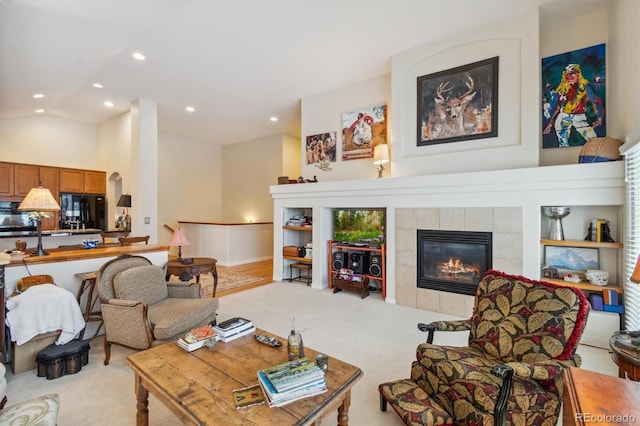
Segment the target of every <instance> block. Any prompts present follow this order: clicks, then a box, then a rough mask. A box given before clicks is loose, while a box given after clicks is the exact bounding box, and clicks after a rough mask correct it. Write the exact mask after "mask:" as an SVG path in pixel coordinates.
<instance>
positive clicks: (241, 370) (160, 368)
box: [126, 329, 363, 426]
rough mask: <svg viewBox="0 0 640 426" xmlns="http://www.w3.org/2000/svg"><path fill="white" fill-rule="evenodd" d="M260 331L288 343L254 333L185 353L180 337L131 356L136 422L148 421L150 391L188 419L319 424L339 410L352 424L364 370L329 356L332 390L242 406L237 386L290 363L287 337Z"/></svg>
mask: <svg viewBox="0 0 640 426" xmlns="http://www.w3.org/2000/svg"><path fill="white" fill-rule="evenodd" d="M256 333H260V334H264V335H267V336H271V337H275V338H276V339H278V340H280V341H281V342H282V343H283V345H282V346H280V347H279V348H273V347H270V346H267V345H264V344H262V343H259V342H257V341H256V340H255V338H254V337H253V334H249V335H247V336H244V337H241V338H239V339H236V340H233V341H231V342H228V343H223V342H218V343H217V344H216V345H215V347H214V348H213V349H211V350H210V349H207V348H206V347H203V348H201V349H198V350H196V351H193V352H186V351H184V350H183V349H181V348H180V347H179V346H178V345H177V344H176V343H175V342H172V343H167V344H164V345H161V346H157V347H155V348H151V349H148V350H145V351H141V352H137V353H134V354H132V355H129V356H128V357H127V360H126V362H127V364H128V365H129V367H131V369H132V370H133V372H134V373H135V392H136V396H137V400H138V402H137V410H138V411H137V416H136V424H137V425H148V424H149V410H148V405H149V400H148V397H149V392H150V393H151V394H153V395H154V396H155V397H156V398H157V399H158V400H159V401H160V402H162V403H163V404H164V405H165V406H166V407H167V408H169V409H170V410H171V411H172V412H173V413H174V414H175V415H176V416H178V418H179V419H180V420H181V421H183V422H184V423H186V424H197V425H215V424H222V423H224V424H246V425H251V424H255V425H262V424H267V423H269V424H277V425H294V424H295V425H299V424H300V425H302V424H320V421H321V420H322V418H323V417H324V416H326V415H327V414H328V413H330V412H332V411H334V410H336V409H337V410H338V425H340V426H346V425H348V424H349V405H350V404H351V388H352V387H353V386H354V385H355V384H356V382H357V381H358V380H360V378H361V377H362V375H363V373H362V371H361V370H360V369H359V368H358V367H356V366H354V365H351V364H347V363H346V362H343V361H340V360H339V359H336V358H332V357H329V370H328V371H327V373H326V376H325V380H326V382H327V387H328V390H327V392H325V393H323V394H320V395H317V396H312V397H308V398H304V399H301V400H298V401H295V402H292V403H290V404H288V405H285V406H283V407H280V408H269V406H268V405H267V404H266V403H265V404H263V405H258V406H253V407H249V408H246V409H242V410H237V409H236V407H235V404H234V402H233V396H232V392H233V390H234V389H239V388H243V387H246V386H250V385H254V384H256V383H258V378H257V375H256V373H257V371H258V370H261V369H264V368H266V367H269V366H271V365H275V364H280V363H282V362H286V361H287V360H288V358H287V349H286V348H287V339H286V338H282V337H280V336H276V335H274V334H271V333H268V332H265V331H263V330H259V329H258V330H256ZM317 354H318V352H317V351H314V350H313V349H310V348H306V347H305V355H307V356H309V357H311V358H312V359H315V356H316V355H317Z"/></svg>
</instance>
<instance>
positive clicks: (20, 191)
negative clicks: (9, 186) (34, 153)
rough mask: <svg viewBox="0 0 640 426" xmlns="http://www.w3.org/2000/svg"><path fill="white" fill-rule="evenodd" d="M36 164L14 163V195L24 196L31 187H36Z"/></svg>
mask: <svg viewBox="0 0 640 426" xmlns="http://www.w3.org/2000/svg"><path fill="white" fill-rule="evenodd" d="M38 184H39V180H38V166H34V165H31V164H16V165H15V183H14V185H15V186H14V188H15V190H14V195H17V196H20V197H26V196H27V194H28V193H29V191H31V188H36V187H38Z"/></svg>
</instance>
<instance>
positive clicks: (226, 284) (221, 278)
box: [169, 272, 262, 297]
mask: <svg viewBox="0 0 640 426" xmlns="http://www.w3.org/2000/svg"><path fill="white" fill-rule="evenodd" d="M169 281H170V282H176V281H180V279H179V278H178V277H175V276H171V278H170V279H169ZM195 281H196V279H195V278H192V279H191V282H195ZM258 281H262V278H260V277H256V276H253V275H243V274H236V273H235V272H218V290H217V291H218V292H221V291H225V290H231V289H233V288H238V287H242V286H245V285H248V284H253V283H255V282H258ZM200 286H201V288H202V291H203V292H204V295H205V297H209V296H211V294H212V293H213V275H212V274H210V273H209V274H202V275H200Z"/></svg>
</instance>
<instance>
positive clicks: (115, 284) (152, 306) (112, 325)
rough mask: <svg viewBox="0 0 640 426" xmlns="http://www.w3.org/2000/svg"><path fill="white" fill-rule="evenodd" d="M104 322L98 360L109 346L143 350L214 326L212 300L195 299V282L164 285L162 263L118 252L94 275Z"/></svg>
mask: <svg viewBox="0 0 640 426" xmlns="http://www.w3.org/2000/svg"><path fill="white" fill-rule="evenodd" d="M96 280H97V284H98V292H99V294H100V304H101V309H102V318H103V321H104V329H105V337H104V353H105V360H104V363H105V365H106V364H109V358H110V356H111V344H114V343H115V344H118V345H122V346H125V347H128V348H131V349H147V348H150V347H151V346H156V345H160V344H163V343H167V342H170V341H173V340H177V339H178V338H179V337H181V336H182V335H184V334H185V333H186V332H187V331H189V330H191V329H192V328H197V327H200V326H202V325H205V324H215V320H216V310H217V309H218V299H215V298H213V299H212V298H206V299H204V298H200V284H196V283H182V282H181V283H169V282H167V281H166V276H165V271H164V269H163V268H162V267H160V266H157V265H152V264H151V262H150V261H149V260H148V259H146V258H145V257H142V256H131V255H127V254H123V255H121V256H119V257H117V258H116V259H113V260H111V261H109V262H107V263H105V264H104V265H103V266H102V268H100V271H99V272H98V277H97V278H96Z"/></svg>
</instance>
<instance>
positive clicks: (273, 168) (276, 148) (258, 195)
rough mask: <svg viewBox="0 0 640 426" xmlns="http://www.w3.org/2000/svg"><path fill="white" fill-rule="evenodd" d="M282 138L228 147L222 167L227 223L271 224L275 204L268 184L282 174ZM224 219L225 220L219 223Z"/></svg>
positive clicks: (280, 136)
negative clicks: (251, 222)
mask: <svg viewBox="0 0 640 426" xmlns="http://www.w3.org/2000/svg"><path fill="white" fill-rule="evenodd" d="M283 145H284V142H283V136H282V135H274V136H270V137H267V138H263V139H257V140H253V141H247V142H241V143H235V144H231V145H225V146H224V147H223V155H224V162H223V164H222V169H223V177H222V199H223V200H224V203H223V204H222V218H212V219H210V220H213V221H216V220H217V221H221V222H226V223H234V222H236V223H241V222H249V221H250V220H252V221H253V222H270V221H272V220H273V201H272V200H271V196H270V195H269V185H273V184H277V183H278V176H282V172H283V164H282V162H283ZM219 219H222V220H219Z"/></svg>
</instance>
